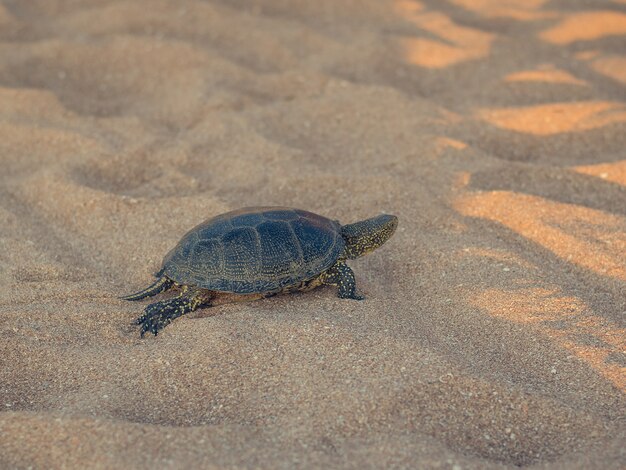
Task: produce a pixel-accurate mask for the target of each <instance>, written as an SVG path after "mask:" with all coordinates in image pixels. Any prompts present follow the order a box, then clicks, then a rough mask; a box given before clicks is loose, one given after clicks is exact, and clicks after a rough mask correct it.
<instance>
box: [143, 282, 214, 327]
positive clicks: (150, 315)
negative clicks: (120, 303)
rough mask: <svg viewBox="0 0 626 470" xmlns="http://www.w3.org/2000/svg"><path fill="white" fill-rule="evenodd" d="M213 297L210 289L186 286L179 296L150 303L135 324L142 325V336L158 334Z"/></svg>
mask: <svg viewBox="0 0 626 470" xmlns="http://www.w3.org/2000/svg"><path fill="white" fill-rule="evenodd" d="M211 299H212V295H211V293H210V292H209V291H205V290H200V289H193V290H191V289H189V288H188V287H184V288H183V291H182V292H181V293H180V294H179V295H178V296H176V297H173V298H171V299H167V300H162V301H160V302H155V303H153V304H150V305H148V306H147V307H146V309H145V313H144V314H143V315H142V316H140V317H139V318H137V320H135V324H136V325H141V337H143V335H144V334H146V332H150V333H152V334H153V335H154V336H156V335H157V334H158V333H159V331H160V330H162V329H163V328H165V327H166V326H167V325H169V324H170V323H171V322H172V321H174V320H175V319H176V318H178V317H180V316H182V315H185V314H186V313H189V312H193V311H194V310H195V309H197V308H198V307H200V306H207V305H209V303H210V301H211Z"/></svg>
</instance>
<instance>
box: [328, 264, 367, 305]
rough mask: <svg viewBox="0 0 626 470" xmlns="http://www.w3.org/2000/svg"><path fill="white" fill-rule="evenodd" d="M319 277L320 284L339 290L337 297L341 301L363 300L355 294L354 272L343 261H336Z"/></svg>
mask: <svg viewBox="0 0 626 470" xmlns="http://www.w3.org/2000/svg"><path fill="white" fill-rule="evenodd" d="M320 277H321V282H322V284H326V285H329V286H336V287H337V288H338V289H339V292H338V296H339V298H341V299H354V300H363V299H364V298H365V297H363V296H362V295H359V294H357V293H356V281H355V279H354V272H353V271H352V269H350V267H349V266H348V265H347V264H346V263H345V262H343V261H337V263H335V264H334V265H333V266H332V267H331V268H330V269H328V271H326V272H325V273H323V274H322V275H321V276H320Z"/></svg>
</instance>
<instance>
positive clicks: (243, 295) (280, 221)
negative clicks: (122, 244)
mask: <svg viewBox="0 0 626 470" xmlns="http://www.w3.org/2000/svg"><path fill="white" fill-rule="evenodd" d="M397 223H398V220H397V218H396V217H395V216H392V215H380V216H378V217H374V218H372V219H367V220H365V221H362V222H357V223H354V224H349V225H345V226H342V225H341V224H340V223H339V222H338V221H336V220H331V219H328V218H326V217H323V216H321V215H317V214H314V213H312V212H308V211H305V210H301V209H293V208H289V207H250V208H244V209H239V210H236V211H232V212H228V213H226V214H222V215H219V216H217V217H213V218H211V219H209V220H207V221H205V222H203V223H201V224H200V225H198V226H196V227H194V228H193V229H192V230H190V231H189V232H187V234H185V235H184V236H183V237H182V239H181V240H180V241H179V242H178V244H177V245H176V246H175V247H174V248H173V249H172V250H171V251H170V252H169V253H168V254H167V255H166V256H165V258H164V260H163V264H162V267H161V269H160V271H159V272H158V273H157V274H156V277H157V280H156V282H155V283H154V284H152V285H151V286H149V287H147V288H146V289H143V290H142V291H139V292H137V293H135V294H131V295H128V296H125V297H122V299H125V300H140V299H143V298H145V297H150V296H153V295H156V294H159V293H160V292H163V291H165V290H167V289H169V288H171V287H178V288H179V289H180V293H179V295H178V296H176V297H173V298H171V299H166V300H162V301H160V302H155V303H152V304H150V305H148V306H147V307H146V309H145V312H144V314H143V315H142V316H141V317H139V318H138V319H137V320H136V322H135V323H136V324H139V325H141V336H143V335H144V334H145V333H146V332H151V333H153V334H154V335H156V334H157V333H158V332H159V331H160V330H161V329H163V328H164V327H165V326H166V325H168V324H169V323H170V322H171V321H172V320H174V319H175V318H177V317H179V316H181V315H184V314H185V313H188V312H190V311H193V310H195V309H196V308H199V307H206V306H211V305H212V304H213V303H215V301H216V299H217V298H218V297H220V296H227V295H230V297H231V298H233V299H234V300H252V299H258V298H263V297H269V296H272V295H276V294H279V293H286V292H293V291H306V290H310V289H312V288H314V287H317V286H320V285H333V286H336V287H337V288H338V290H339V292H338V295H339V297H341V298H348V299H355V300H362V299H363V297H362V296H361V295H359V294H357V293H356V283H355V279H354V273H353V272H352V270H351V269H350V268H349V267H348V265H347V264H346V260H347V259H354V258H358V257H360V256H363V255H364V254H366V253H369V252H370V251H372V250H374V249H375V248H377V247H379V246H380V245H382V244H383V243H385V241H387V240H388V239H389V238H390V237H391V235H392V234H393V233H394V231H395V229H396V226H397Z"/></svg>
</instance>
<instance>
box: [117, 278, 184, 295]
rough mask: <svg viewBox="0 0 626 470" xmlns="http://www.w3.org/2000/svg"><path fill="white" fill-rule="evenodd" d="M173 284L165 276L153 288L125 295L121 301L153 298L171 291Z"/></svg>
mask: <svg viewBox="0 0 626 470" xmlns="http://www.w3.org/2000/svg"><path fill="white" fill-rule="evenodd" d="M172 284H174V281H172V280H171V279H168V278H167V277H165V276H163V277H160V278H158V279H157V280H156V281H155V282H154V284H152V285H151V286H149V287H146V288H145V289H143V290H140V291H139V292H135V293H134V294H130V295H125V296H123V297H120V299H122V300H141V299H145V298H146V297H152V296H153V295H157V294H160V293H161V292H163V291H164V290H167V289H169V288H170V287H172Z"/></svg>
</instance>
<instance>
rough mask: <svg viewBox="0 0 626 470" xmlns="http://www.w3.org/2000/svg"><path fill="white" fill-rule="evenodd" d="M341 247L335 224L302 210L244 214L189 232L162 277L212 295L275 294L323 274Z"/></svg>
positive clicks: (171, 255)
mask: <svg viewBox="0 0 626 470" xmlns="http://www.w3.org/2000/svg"><path fill="white" fill-rule="evenodd" d="M344 246H345V242H344V240H343V238H342V237H341V233H340V225H339V223H338V222H336V221H332V220H330V219H326V218H325V217H322V216H318V215H316V214H312V213H310V212H306V211H301V210H293V209H284V210H283V209H276V208H272V209H271V210H264V209H263V208H251V209H243V210H239V211H235V212H232V213H228V214H224V215H221V216H219V217H216V218H214V219H211V220H208V221H206V222H204V223H203V224H201V225H199V226H197V227H196V228H194V229H192V230H191V231H190V232H188V233H187V234H186V235H185V236H184V237H183V238H182V239H181V241H180V242H179V244H178V245H177V246H176V247H175V248H174V249H173V250H172V251H171V252H170V253H169V254H168V256H167V257H166V259H165V261H164V267H163V272H164V273H165V274H166V275H167V276H168V277H170V278H171V279H172V280H174V281H175V282H177V283H179V284H192V285H196V286H198V287H202V288H205V289H210V290H215V291H222V292H236V293H242V294H243V293H255V292H259V293H260V292H273V291H279V290H281V289H283V288H285V287H288V286H291V285H294V284H297V283H300V282H303V281H306V280H308V279H312V278H314V277H315V276H317V275H318V274H320V273H322V272H323V271H325V270H326V269H328V268H329V267H330V266H332V265H333V264H334V263H335V262H336V261H337V259H338V258H339V256H340V255H341V253H342V252H343V249H344Z"/></svg>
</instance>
